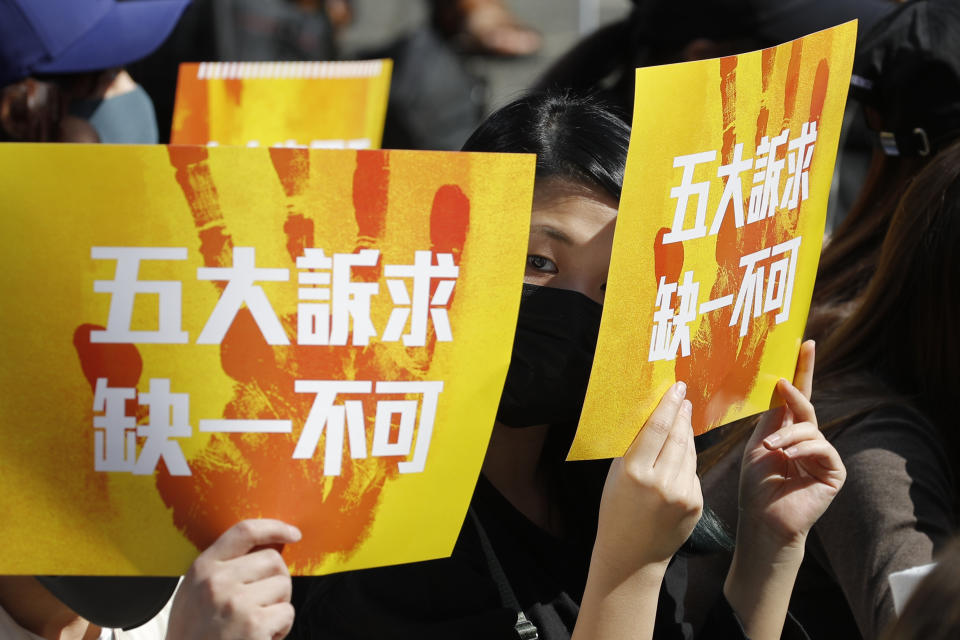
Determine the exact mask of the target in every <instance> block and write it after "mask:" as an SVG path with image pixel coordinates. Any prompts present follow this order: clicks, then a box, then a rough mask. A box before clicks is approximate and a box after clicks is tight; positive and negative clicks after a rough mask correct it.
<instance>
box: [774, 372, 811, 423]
mask: <svg viewBox="0 0 960 640" xmlns="http://www.w3.org/2000/svg"><path fill="white" fill-rule="evenodd" d="M777 391H778V392H779V393H780V396H781V397H782V398H783V400H784V402H786V404H787V409H789V410H790V412H791V413H793V419H794V420H795V421H796V422H810V423H813V424H817V412H816V411H814V409H813V405H812V404H811V403H810V398H808V397H807V396H806V395H804V394H803V392H802V391H800V389H798V388H796V387H795V386H793V385H792V384H790V383H789V382H787V381H786V380H784V379H783V378H780V381H779V382H778V383H777Z"/></svg>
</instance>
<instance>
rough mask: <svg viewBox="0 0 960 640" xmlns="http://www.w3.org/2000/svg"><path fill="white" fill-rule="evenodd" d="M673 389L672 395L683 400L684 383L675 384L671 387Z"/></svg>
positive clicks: (684, 393) (685, 386)
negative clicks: (674, 394)
mask: <svg viewBox="0 0 960 640" xmlns="http://www.w3.org/2000/svg"><path fill="white" fill-rule="evenodd" d="M673 389H674V393H676V394H677V397H678V398H685V397H686V396H687V383H686V382H678V383H677V384H675V385H673Z"/></svg>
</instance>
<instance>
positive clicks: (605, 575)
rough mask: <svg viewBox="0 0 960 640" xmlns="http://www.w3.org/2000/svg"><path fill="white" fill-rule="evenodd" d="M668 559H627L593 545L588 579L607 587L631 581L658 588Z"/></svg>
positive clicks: (665, 570)
mask: <svg viewBox="0 0 960 640" xmlns="http://www.w3.org/2000/svg"><path fill="white" fill-rule="evenodd" d="M669 564H670V560H669V559H667V560H645V559H643V558H637V559H636V560H633V561H631V560H629V559H626V558H624V557H623V555H622V554H619V555H611V554H608V553H605V552H604V549H603V548H602V547H600V546H594V548H593V553H592V554H591V556H590V573H589V579H591V580H592V581H593V582H596V583H598V586H599V585H601V584H602V585H604V586H606V587H607V588H615V587H616V586H617V585H620V584H623V583H626V582H631V583H635V584H646V585H647V586H650V585H655V586H656V588H657V589H659V588H660V583H662V582H663V576H664V574H665V573H666V572H667V565H669Z"/></svg>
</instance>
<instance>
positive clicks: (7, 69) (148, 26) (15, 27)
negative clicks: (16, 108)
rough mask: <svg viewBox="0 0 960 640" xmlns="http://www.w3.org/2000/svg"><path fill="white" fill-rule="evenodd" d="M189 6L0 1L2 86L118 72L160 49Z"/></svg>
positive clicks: (170, 0)
mask: <svg viewBox="0 0 960 640" xmlns="http://www.w3.org/2000/svg"><path fill="white" fill-rule="evenodd" d="M188 4H190V0H125V1H118V0H0V86H4V85H6V84H10V83H11V82H15V81H17V80H20V79H22V78H25V77H26V76H28V75H31V74H34V73H74V72H82V71H97V70H100V69H108V68H110V67H119V66H123V65H125V64H128V63H130V62H133V61H134V60H139V59H140V58H143V57H144V56H146V55H148V54H150V53H151V52H153V50H154V49H156V48H157V47H159V46H160V45H161V44H162V43H163V41H164V40H166V39H167V36H169V35H170V32H171V31H173V27H174V26H175V25H176V24H177V21H178V20H179V19H180V15H181V14H182V13H183V10H184V8H186V6H187V5H188Z"/></svg>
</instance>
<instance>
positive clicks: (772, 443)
mask: <svg viewBox="0 0 960 640" xmlns="http://www.w3.org/2000/svg"><path fill="white" fill-rule="evenodd" d="M763 442H764V444H766V445H767V446H768V447H771V448H773V447H776V446H777V443H778V442H780V435H779V434H776V433H774V434H773V435H769V436H767V437H766V438H765V439H764V440H763Z"/></svg>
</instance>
